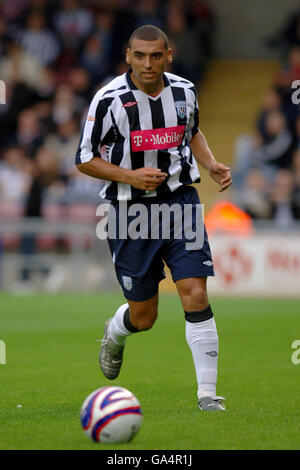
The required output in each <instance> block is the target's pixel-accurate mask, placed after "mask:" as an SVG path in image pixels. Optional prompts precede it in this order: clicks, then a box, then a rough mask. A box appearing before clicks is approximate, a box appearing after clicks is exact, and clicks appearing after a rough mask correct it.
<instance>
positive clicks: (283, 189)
mask: <svg viewBox="0 0 300 470" xmlns="http://www.w3.org/2000/svg"><path fill="white" fill-rule="evenodd" d="M293 189H294V180H293V174H292V173H291V172H290V171H288V170H280V171H278V172H277V174H276V177H275V180H274V182H273V184H272V189H271V193H270V201H271V218H272V219H273V221H274V223H275V225H276V226H277V227H280V228H286V227H290V226H291V225H292V223H293V222H294V221H295V220H296V218H297V215H298V214H297V212H296V207H295V204H294V202H293V200H292V194H293Z"/></svg>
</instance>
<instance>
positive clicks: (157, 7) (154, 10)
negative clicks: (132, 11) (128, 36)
mask: <svg viewBox="0 0 300 470" xmlns="http://www.w3.org/2000/svg"><path fill="white" fill-rule="evenodd" d="M145 24H153V25H154V26H157V27H158V28H161V29H165V21H164V18H163V12H162V9H161V3H160V2H159V0H141V1H140V2H139V3H138V4H137V8H136V20H135V29H136V28H139V27H140V26H143V25H145Z"/></svg>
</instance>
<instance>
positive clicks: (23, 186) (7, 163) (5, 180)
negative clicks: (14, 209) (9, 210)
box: [0, 146, 30, 205]
mask: <svg viewBox="0 0 300 470" xmlns="http://www.w3.org/2000/svg"><path fill="white" fill-rule="evenodd" d="M25 159H26V155H25V152H24V150H23V149H22V148H20V147H18V146H12V147H8V148H7V149H6V150H5V152H4V154H3V160H2V161H1V162H0V202H1V205H5V204H6V203H7V202H9V201H12V202H15V203H17V204H18V205H22V204H23V203H24V198H25V196H26V194H27V192H28V189H29V185H30V177H29V174H28V172H27V171H26V169H25Z"/></svg>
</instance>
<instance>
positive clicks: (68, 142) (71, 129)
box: [44, 116, 80, 175]
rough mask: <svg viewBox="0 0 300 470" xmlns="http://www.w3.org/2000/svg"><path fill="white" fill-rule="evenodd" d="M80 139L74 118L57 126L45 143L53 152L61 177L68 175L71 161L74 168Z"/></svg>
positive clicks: (45, 146) (76, 121)
mask: <svg viewBox="0 0 300 470" xmlns="http://www.w3.org/2000/svg"><path fill="white" fill-rule="evenodd" d="M79 139H80V132H79V125H78V120H77V119H76V118H75V117H74V116H72V117H71V119H70V120H68V121H66V122H62V123H60V124H58V125H57V126H56V129H55V132H53V133H52V134H50V135H49V136H48V137H47V138H46V140H45V143H44V148H46V149H49V150H52V151H53V152H54V155H55V160H56V162H57V165H58V170H59V173H60V174H61V175H66V174H67V172H68V168H69V167H70V160H71V161H72V163H73V166H74V155H75V154H76V149H77V146H78V142H79Z"/></svg>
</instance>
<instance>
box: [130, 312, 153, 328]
mask: <svg viewBox="0 0 300 470" xmlns="http://www.w3.org/2000/svg"><path fill="white" fill-rule="evenodd" d="M156 318H157V310H152V311H145V312H139V314H138V315H136V316H135V318H134V326H135V327H136V328H137V329H138V330H140V331H146V330H150V329H151V328H152V326H153V325H154V323H155V321H156Z"/></svg>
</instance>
